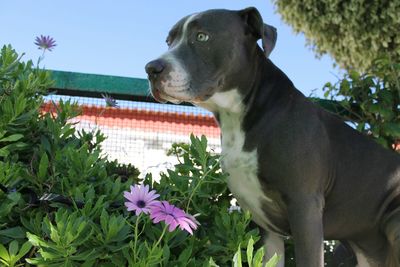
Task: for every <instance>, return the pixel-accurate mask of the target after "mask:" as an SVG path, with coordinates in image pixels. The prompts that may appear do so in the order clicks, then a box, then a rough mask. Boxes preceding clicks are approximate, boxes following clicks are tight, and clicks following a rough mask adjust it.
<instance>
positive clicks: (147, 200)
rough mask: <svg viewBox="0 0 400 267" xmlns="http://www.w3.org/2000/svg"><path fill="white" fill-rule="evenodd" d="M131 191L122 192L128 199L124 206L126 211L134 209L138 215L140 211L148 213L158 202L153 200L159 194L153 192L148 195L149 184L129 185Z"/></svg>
mask: <svg viewBox="0 0 400 267" xmlns="http://www.w3.org/2000/svg"><path fill="white" fill-rule="evenodd" d="M130 189H131V191H130V192H127V191H125V192H124V197H125V199H127V200H128V201H127V202H125V206H126V207H127V210H128V211H135V214H136V215H137V216H138V215H140V214H141V213H145V214H149V213H151V210H152V208H153V206H154V205H155V204H156V203H157V202H159V201H157V200H155V199H156V198H157V197H158V196H159V195H158V194H155V191H154V193H153V194H152V195H151V196H150V197H149V196H148V194H149V186H148V185H145V186H139V185H135V186H131V187H130Z"/></svg>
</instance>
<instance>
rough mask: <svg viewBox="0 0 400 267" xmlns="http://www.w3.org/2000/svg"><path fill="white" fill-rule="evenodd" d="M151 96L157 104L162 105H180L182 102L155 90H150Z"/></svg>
mask: <svg viewBox="0 0 400 267" xmlns="http://www.w3.org/2000/svg"><path fill="white" fill-rule="evenodd" d="M151 94H152V95H153V97H154V99H155V100H157V102H160V103H163V104H164V103H167V102H171V103H174V104H180V103H182V101H183V100H180V99H178V98H176V97H173V96H171V95H169V94H167V93H165V92H163V91H161V90H160V89H157V88H152V89H151Z"/></svg>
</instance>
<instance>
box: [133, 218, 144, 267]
mask: <svg viewBox="0 0 400 267" xmlns="http://www.w3.org/2000/svg"><path fill="white" fill-rule="evenodd" d="M141 216H142V213H140V214H139V216H138V217H137V219H136V222H135V238H134V241H133V259H134V262H137V257H138V255H137V251H136V246H137V241H138V237H139V235H138V228H139V221H140V218H141Z"/></svg>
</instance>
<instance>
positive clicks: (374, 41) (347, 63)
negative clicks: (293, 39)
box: [274, 0, 400, 70]
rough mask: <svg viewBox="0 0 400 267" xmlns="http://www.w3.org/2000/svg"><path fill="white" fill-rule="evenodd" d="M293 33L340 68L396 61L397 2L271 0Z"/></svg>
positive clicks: (399, 40)
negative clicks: (388, 60)
mask: <svg viewBox="0 0 400 267" xmlns="http://www.w3.org/2000/svg"><path fill="white" fill-rule="evenodd" d="M274 3H275V4H276V6H277V11H278V13H280V14H281V15H282V17H283V20H284V21H285V22H287V23H288V24H290V25H291V26H292V27H293V29H294V31H295V32H301V33H304V34H305V36H306V38H307V41H308V45H310V46H311V47H312V48H313V50H315V52H316V53H317V54H319V55H323V54H330V55H331V56H332V57H333V58H334V60H335V61H336V62H337V63H338V64H339V65H340V66H341V67H343V68H345V69H350V68H355V69H357V70H366V69H368V68H369V67H370V66H371V65H372V64H373V62H374V60H376V59H381V58H387V57H388V58H390V60H392V61H393V62H399V61H400V35H399V34H398V33H399V29H400V15H399V14H400V1H393V0H392V1H390V0H389V1H386V0H368V1H367V0H348V1H343V0H302V1H297V0H274Z"/></svg>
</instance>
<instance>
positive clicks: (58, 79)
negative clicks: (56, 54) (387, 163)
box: [50, 70, 347, 115]
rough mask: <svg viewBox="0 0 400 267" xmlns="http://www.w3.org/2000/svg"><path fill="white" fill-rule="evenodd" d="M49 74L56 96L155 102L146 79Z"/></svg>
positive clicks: (333, 106) (335, 106)
mask: <svg viewBox="0 0 400 267" xmlns="http://www.w3.org/2000/svg"><path fill="white" fill-rule="evenodd" d="M51 73H52V78H53V79H54V80H55V85H54V86H53V87H52V88H51V89H50V90H51V91H52V92H55V93H56V94H58V95H71V96H86V97H96V98H97V97H101V94H104V93H106V94H108V95H110V96H112V97H114V98H115V99H122V100H134V101H143V102H155V100H154V99H153V97H151V95H150V93H149V83H148V81H147V79H139V78H128V77H120V76H108V75H99V74H88V73H78V72H68V71H58V70H57V71H56V70H52V71H51ZM311 100H312V101H314V102H316V103H318V104H319V105H320V106H322V107H323V108H325V109H326V110H329V111H331V112H333V113H335V114H338V115H344V114H346V113H347V112H346V111H345V110H344V109H343V107H342V106H341V105H340V104H339V103H337V102H335V101H330V100H325V99H319V98H312V99H311ZM186 105H189V104H186Z"/></svg>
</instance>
